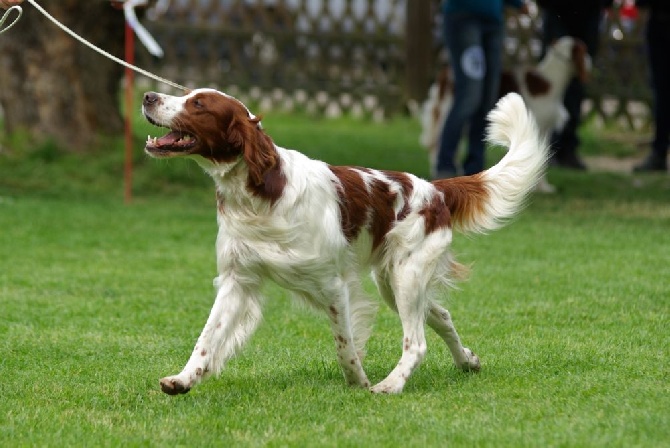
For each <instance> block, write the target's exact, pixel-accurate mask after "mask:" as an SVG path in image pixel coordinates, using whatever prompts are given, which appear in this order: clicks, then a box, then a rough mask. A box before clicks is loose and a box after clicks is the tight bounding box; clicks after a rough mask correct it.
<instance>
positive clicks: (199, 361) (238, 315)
mask: <svg viewBox="0 0 670 448" xmlns="http://www.w3.org/2000/svg"><path fill="white" fill-rule="evenodd" d="M215 284H216V286H217V288H218V292H217V295H216V300H215V301H214V306H213V307H212V311H211V312H210V315H209V318H208V319H207V323H206V324H205V328H204V329H203V330H202V333H201V334H200V337H199V338H198V341H197V342H196V345H195V348H194V349H193V352H192V353H191V357H190V359H189V360H188V362H187V363H186V366H185V367H184V368H183V370H182V371H181V372H180V373H179V374H178V375H174V376H170V377H165V378H163V379H161V381H160V385H161V389H162V390H163V392H165V393H166V394H169V395H176V394H184V393H186V392H188V391H189V390H190V389H191V388H192V387H193V386H195V385H197V384H198V383H199V382H200V381H202V379H203V378H204V377H206V376H209V375H212V374H217V373H219V371H220V370H221V369H222V368H223V365H224V363H225V361H226V360H227V359H229V358H230V357H231V356H233V355H234V354H235V351H236V350H237V349H238V348H239V347H241V346H242V345H243V344H244V342H245V341H246V339H247V338H248V337H249V336H250V335H251V333H253V331H254V329H255V328H256V326H257V324H258V322H259V321H260V320H261V303H262V298H261V296H260V294H259V292H258V289H259V286H258V285H257V284H254V285H243V284H241V283H240V282H239V281H236V280H235V277H234V276H233V275H230V276H227V277H223V276H222V277H218V278H217V279H216V280H215Z"/></svg>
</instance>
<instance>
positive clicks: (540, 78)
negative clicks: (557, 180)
mask: <svg viewBox="0 0 670 448" xmlns="http://www.w3.org/2000/svg"><path fill="white" fill-rule="evenodd" d="M590 72H591V58H590V57H589V55H588V53H587V51H586V45H584V43H583V42H581V41H580V40H579V39H575V38H573V37H569V36H566V37H562V38H560V39H559V40H557V41H556V42H555V43H554V44H553V45H552V46H551V47H550V48H549V49H548V51H547V54H546V55H545V56H544V58H543V59H542V60H541V61H540V62H539V63H538V64H537V65H536V66H535V67H524V68H518V69H516V70H508V71H505V72H503V74H502V79H501V81H500V97H503V96H505V94H507V93H509V92H516V93H519V94H520V95H521V96H522V97H523V99H524V102H525V103H526V107H528V110H529V111H530V112H531V113H532V114H533V116H534V117H535V119H536V121H537V125H538V127H539V129H540V134H541V136H542V138H544V139H546V140H547V141H549V138H550V137H551V134H552V133H553V132H554V131H560V130H561V129H562V128H563V126H565V124H566V122H567V120H568V111H567V110H566V109H565V106H563V97H564V96H565V90H566V89H567V87H568V84H569V83H570V80H571V79H572V78H573V77H575V76H577V77H579V79H580V80H581V81H582V82H585V81H586V80H587V79H588V77H589V74H590ZM452 101H453V84H452V83H451V80H450V77H449V71H448V69H446V68H445V69H443V70H441V71H440V72H439V74H438V76H437V79H436V81H435V83H434V84H433V85H432V86H431V88H430V90H429V92H428V98H427V99H426V101H425V102H424V104H423V108H422V110H421V128H422V132H421V137H420V139H419V141H420V143H421V144H422V145H423V146H424V147H426V148H427V149H428V152H429V156H430V162H431V171H432V172H434V171H435V165H436V160H437V151H438V147H439V139H440V133H441V132H442V126H443V124H444V120H445V119H446V117H447V115H448V113H449V110H450V109H451V105H452ZM537 189H538V191H541V192H544V193H553V192H554V191H555V190H556V188H555V187H554V186H553V185H551V184H550V183H549V182H548V181H547V180H546V178H545V177H543V178H542V179H541V180H540V182H539V183H538V185H537Z"/></svg>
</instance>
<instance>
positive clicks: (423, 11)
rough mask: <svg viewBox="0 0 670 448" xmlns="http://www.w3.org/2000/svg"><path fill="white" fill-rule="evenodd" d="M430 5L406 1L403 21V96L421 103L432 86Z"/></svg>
mask: <svg viewBox="0 0 670 448" xmlns="http://www.w3.org/2000/svg"><path fill="white" fill-rule="evenodd" d="M432 3H434V2H430V1H425V0H421V1H416V0H415V1H409V0H408V1H407V6H406V13H407V16H406V17H407V20H406V21H405V56H406V72H405V79H406V84H407V95H408V96H409V98H410V99H413V100H416V101H419V102H421V101H423V100H424V99H425V98H426V94H427V93H428V88H429V87H430V83H431V82H432V75H433V73H432V70H431V67H432V66H433V40H432V39H433V34H432V23H433V18H432V13H433V12H432V8H431V6H432Z"/></svg>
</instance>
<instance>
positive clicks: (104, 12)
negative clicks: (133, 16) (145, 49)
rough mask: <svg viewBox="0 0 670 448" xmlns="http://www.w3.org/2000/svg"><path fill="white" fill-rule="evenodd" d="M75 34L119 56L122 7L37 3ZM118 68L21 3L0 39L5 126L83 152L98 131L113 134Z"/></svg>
mask: <svg viewBox="0 0 670 448" xmlns="http://www.w3.org/2000/svg"><path fill="white" fill-rule="evenodd" d="M40 5H41V6H42V7H43V8H44V9H46V10H47V11H48V12H49V13H50V14H51V15H53V16H54V17H55V18H56V19H58V20H59V21H60V22H61V23H63V24H64V25H65V26H67V27H69V28H70V29H72V30H73V31H74V32H75V33H77V34H79V35H80V36H82V37H84V38H85V39H87V40H89V41H90V42H92V43H94V44H95V45H97V46H99V47H101V48H103V49H104V50H106V51H108V52H109V53H112V54H113V55H115V56H117V57H123V42H124V33H123V30H124V18H123V12H122V11H118V10H116V9H114V8H112V7H111V6H110V4H109V3H108V2H105V1H101V0H42V1H40ZM122 76H123V67H121V66H120V65H118V64H116V63H114V62H112V61H110V60H109V59H107V58H105V57H103V56H101V55H99V54H98V53H95V52H93V51H92V50H90V49H89V48H88V47H85V46H84V45H82V44H81V43H79V42H78V41H76V40H74V39H73V38H72V37H70V36H69V35H68V34H66V33H65V32H63V31H62V30H61V29H60V28H58V27H57V26H56V25H54V24H52V23H51V22H50V21H48V20H47V19H46V18H45V17H44V16H42V14H40V13H39V12H38V11H37V10H36V9H35V8H33V7H32V5H30V4H29V3H24V4H23V16H22V18H21V20H20V21H19V23H17V25H16V26H15V27H14V28H12V29H11V30H10V31H7V32H6V33H4V34H2V35H1V36H0V106H2V109H3V112H4V118H3V121H4V126H5V131H6V132H7V133H9V134H11V133H13V132H16V131H19V130H25V131H26V132H27V133H28V134H29V135H30V136H31V138H32V139H34V141H35V142H40V141H44V140H47V139H53V140H54V141H55V142H57V143H58V144H59V146H62V147H63V148H64V149H67V150H72V151H83V150H86V148H87V147H90V146H91V145H94V144H95V142H96V137H98V136H100V135H101V134H114V133H119V132H121V131H122V129H123V120H122V117H121V112H120V109H119V101H118V91H119V87H120V80H121V78H122Z"/></svg>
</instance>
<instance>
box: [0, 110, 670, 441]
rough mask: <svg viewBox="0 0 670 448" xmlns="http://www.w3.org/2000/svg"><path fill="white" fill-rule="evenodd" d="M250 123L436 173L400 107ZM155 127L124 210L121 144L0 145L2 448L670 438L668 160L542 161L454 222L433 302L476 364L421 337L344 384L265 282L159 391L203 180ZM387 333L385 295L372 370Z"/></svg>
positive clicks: (206, 205)
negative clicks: (518, 206) (253, 319)
mask: <svg viewBox="0 0 670 448" xmlns="http://www.w3.org/2000/svg"><path fill="white" fill-rule="evenodd" d="M264 125H265V128H266V129H267V130H268V132H269V133H270V134H271V135H272V136H273V137H274V138H275V140H276V141H277V142H278V143H280V144H282V145H283V146H289V147H295V148H299V149H302V150H303V151H304V152H306V153H307V154H309V155H311V156H314V157H319V158H322V159H325V160H327V161H329V162H331V163H347V164H358V165H368V166H374V167H379V168H389V169H404V170H409V171H412V172H414V173H416V174H418V175H422V176H425V175H427V174H428V163H427V161H426V157H425V155H424V154H423V153H422V152H421V150H420V149H419V148H418V145H417V143H416V141H417V136H418V125H416V124H415V123H414V122H412V121H410V120H405V119H397V120H394V121H392V122H390V123H386V124H371V123H369V122H356V121H353V120H345V119H343V120H334V121H320V120H315V119H311V118H305V117H300V116H285V115H278V116H276V117H273V116H268V117H267V119H266V120H264ZM150 132H153V133H156V131H155V130H154V131H151V130H150V128H148V127H147V126H146V125H144V124H143V123H140V122H139V120H138V123H137V135H138V142H137V148H138V149H137V151H136V154H135V155H136V157H135V166H136V172H135V182H134V195H135V199H134V201H133V203H132V204H130V205H124V204H123V199H122V180H121V179H122V177H121V176H122V148H121V147H120V143H119V142H118V141H110V142H109V143H108V144H107V145H105V146H104V147H102V148H100V149H97V150H95V151H94V152H92V153H91V154H87V155H72V154H66V153H63V152H61V151H59V150H58V149H57V148H54V147H52V146H49V145H43V146H40V147H37V148H32V149H30V150H23V151H21V150H18V149H16V148H15V149H13V150H12V149H9V148H6V149H5V150H4V151H2V152H0V310H1V312H0V377H2V387H1V388H0V446H8V447H9V446H59V447H61V446H187V445H188V446H265V445H268V446H343V447H347V446H352V447H358V446H361V447H363V446H417V447H423V446H468V447H469V446H494V447H500V446H509V447H519V446H539V447H545V446H574V447H584V446H608V447H619V446H621V447H632V446H644V447H659V446H664V445H668V444H670V417H669V416H670V412H669V410H670V382H669V380H670V378H669V372H670V368H669V366H670V355H669V350H670V332H669V331H668V328H670V178H669V177H668V176H664V175H656V176H636V177H632V176H629V175H624V174H612V173H571V172H565V171H559V170H555V171H551V172H550V173H549V177H550V180H551V181H552V182H553V183H555V184H556V185H557V186H558V187H559V193H558V194H556V195H552V196H542V195H536V196H534V197H533V200H532V202H531V204H530V205H529V207H528V208H527V209H526V210H525V211H524V212H523V213H522V214H521V215H520V216H519V218H518V219H516V220H515V221H514V222H512V223H511V224H510V225H509V226H508V227H506V228H504V229H502V230H500V231H498V232H495V233H492V234H491V235H487V236H476V237H460V236H456V238H455V243H454V250H455V251H456V253H457V254H458V255H459V260H460V261H461V262H465V263H470V264H472V265H473V273H472V276H471V279H470V281H469V282H467V283H464V284H462V285H461V288H460V289H459V290H457V291H454V292H453V293H452V294H451V295H450V296H449V297H447V298H445V302H446V304H447V305H448V307H449V309H450V310H451V312H452V315H453V317H454V321H455V324H456V327H457V328H458V329H459V331H460V333H461V337H462V338H463V341H464V343H465V345H467V346H469V347H471V348H472V349H473V350H474V351H475V352H476V353H477V354H478V355H479V356H480V357H481V359H482V371H481V372H480V373H479V374H465V373H461V372H459V371H457V370H456V369H455V368H454V367H453V366H452V362H451V359H450V356H449V354H448V352H447V350H446V347H445V346H444V344H443V343H442V342H441V341H440V340H438V338H437V337H436V336H435V335H434V334H432V333H430V334H429V335H428V337H429V339H428V344H429V351H428V356H427V358H426V360H425V362H424V364H423V365H422V366H421V368H420V369H419V370H418V371H417V372H416V374H415V375H414V376H413V377H412V379H411V380H410V382H409V383H408V385H407V387H406V388H405V392H404V393H403V394H402V395H399V396H375V395H372V394H370V393H369V392H367V391H365V390H360V389H352V388H348V387H347V386H345V383H344V380H343V378H342V374H341V373H340V370H339V367H338V364H337V361H336V354H335V348H334V346H333V343H332V337H331V335H330V329H329V326H328V323H327V321H326V319H325V317H324V316H320V315H317V314H314V313H312V312H310V311H308V310H305V309H303V308H301V307H298V306H296V305H293V304H292V303H291V301H290V298H289V297H288V296H287V294H286V293H285V292H283V291H282V290H281V289H279V288H276V287H273V286H270V287H268V289H267V296H268V297H269V300H268V302H267V307H266V312H265V322H264V323H263V325H261V327H260V328H259V330H258V331H257V332H256V334H255V335H254V336H253V337H252V338H251V340H250V342H249V343H248V345H247V346H246V348H245V350H244V351H243V352H242V353H241V354H240V355H239V356H238V357H237V358H236V359H234V360H233V361H232V362H230V363H229V364H228V366H227V368H226V369H225V370H224V371H223V373H222V375H221V376H220V377H219V378H218V379H211V380H209V381H207V382H205V383H203V384H202V385H201V386H199V387H197V388H195V389H194V390H192V391H191V392H190V393H189V394H187V395H184V396H178V397H169V396H167V395H164V394H163V393H161V392H160V389H159V387H158V380H159V378H161V377H162V376H165V375H168V374H173V373H177V372H178V371H179V370H180V369H181V368H182V367H183V365H184V363H185V362H186V360H187V359H188V356H189V355H190V351H191V349H192V347H193V344H194V342H195V339H196V338H197V336H198V335H199V333H200V331H201V329H202V326H203V325H204V322H205V319H206V318H207V315H208V313H209V309H210V307H211V305H212V302H213V298H214V293H213V288H212V286H211V280H212V278H213V277H214V276H215V274H216V273H215V264H214V247H213V246H214V239H215V236H216V223H215V210H214V198H213V196H214V195H213V190H212V188H211V185H210V181H209V180H208V179H206V178H205V177H204V175H203V174H202V173H201V171H200V169H199V168H198V167H197V166H196V165H195V164H194V163H192V162H189V161H184V160H175V161H167V162H166V161H156V160H150V159H148V158H146V157H145V156H144V155H143V154H142V153H141V151H140V148H141V147H142V146H143V145H142V141H143V140H144V136H146V134H147V133H150ZM140 136H142V137H140ZM591 151H592V152H593V151H594V149H593V148H591ZM499 155H500V154H499V152H496V151H492V152H491V158H492V160H493V159H495V158H496V157H499ZM368 286H369V287H370V291H371V293H374V292H373V289H372V287H371V285H368ZM401 338H402V333H401V329H400V325H399V322H398V319H397V318H396V316H395V315H394V314H393V313H392V312H390V311H389V310H388V309H386V308H384V307H382V308H381V309H380V313H379V316H378V320H377V322H376V330H375V333H374V334H373V337H372V338H371V340H370V343H369V345H368V356H367V358H366V360H365V367H366V371H367V373H368V376H369V377H370V379H371V380H372V381H380V380H381V379H383V378H384V377H385V376H386V374H388V372H389V371H390V370H391V369H392V368H393V366H394V365H395V363H396V362H397V361H398V358H399V355H400V352H401V346H400V341H401Z"/></svg>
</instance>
